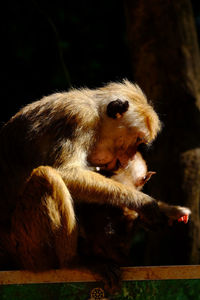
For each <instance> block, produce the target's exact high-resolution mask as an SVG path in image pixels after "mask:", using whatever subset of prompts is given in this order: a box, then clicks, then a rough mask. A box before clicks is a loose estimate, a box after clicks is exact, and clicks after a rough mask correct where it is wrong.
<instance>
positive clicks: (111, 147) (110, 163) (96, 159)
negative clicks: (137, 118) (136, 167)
mask: <svg viewBox="0 0 200 300" xmlns="http://www.w3.org/2000/svg"><path fill="white" fill-rule="evenodd" d="M144 141H145V139H144V135H143V134H142V132H137V130H136V129H135V128H132V129H130V128H129V129H127V128H125V127H124V128H123V127H122V128H116V130H115V132H113V133H112V131H110V130H108V131H106V134H104V135H103V136H102V137H101V139H100V140H99V141H98V142H97V143H96V145H95V147H94V149H93V151H92V153H91V155H90V157H89V161H90V162H91V164H92V165H94V166H98V167H100V168H101V169H103V170H111V171H116V170H117V169H119V168H120V167H121V168H125V167H126V166H127V165H128V162H129V161H130V160H133V159H134V157H135V154H136V152H137V147H138V145H139V144H140V143H142V142H144Z"/></svg>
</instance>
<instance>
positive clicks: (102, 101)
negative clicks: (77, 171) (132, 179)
mask: <svg viewBox="0 0 200 300" xmlns="http://www.w3.org/2000/svg"><path fill="white" fill-rule="evenodd" d="M96 99H97V105H98V106H99V111H100V118H101V126H100V128H99V131H98V134H97V136H96V143H95V144H94V147H93V148H92V150H91V153H90V155H89V157H88V160H89V162H90V163H91V164H92V165H93V166H98V167H100V168H101V169H105V170H112V171H113V170H116V169H118V168H119V167H122V168H125V167H126V166H127V165H128V162H129V161H130V160H132V159H134V156H135V154H136V152H137V147H138V145H139V144H141V143H146V144H148V143H151V142H152V141H153V139H154V138H155V137H156V135H157V133H158V132H159V130H160V128H161V126H160V121H159V118H158V116H157V114H156V112H155V111H154V109H153V107H152V106H151V105H150V104H149V103H148V101H147V99H146V97H145V95H144V94H143V92H142V90H141V89H140V88H139V87H138V86H137V85H134V84H132V83H130V82H129V81H127V80H124V81H123V83H111V84H108V85H107V86H105V87H103V88H100V89H99V90H98V93H97V95H96Z"/></svg>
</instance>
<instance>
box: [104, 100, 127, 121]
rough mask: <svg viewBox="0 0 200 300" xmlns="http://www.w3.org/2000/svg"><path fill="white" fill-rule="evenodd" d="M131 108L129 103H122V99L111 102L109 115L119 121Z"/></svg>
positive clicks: (108, 109)
mask: <svg viewBox="0 0 200 300" xmlns="http://www.w3.org/2000/svg"><path fill="white" fill-rule="evenodd" d="M128 108H129V103H128V101H122V100H120V99H117V100H114V101H111V102H110V103H109V104H108V106H107V115H108V116H109V117H110V118H113V119H116V118H117V119H119V118H121V117H122V115H123V113H125V112H126V111H127V110H128Z"/></svg>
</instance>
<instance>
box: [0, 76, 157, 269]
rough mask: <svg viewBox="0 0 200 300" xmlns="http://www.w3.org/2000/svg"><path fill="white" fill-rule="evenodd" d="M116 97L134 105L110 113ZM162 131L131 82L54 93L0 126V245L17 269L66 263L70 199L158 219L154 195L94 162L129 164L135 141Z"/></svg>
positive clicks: (70, 244)
mask: <svg viewBox="0 0 200 300" xmlns="http://www.w3.org/2000/svg"><path fill="white" fill-rule="evenodd" d="M116 99H121V100H122V101H128V102H129V108H128V111H126V112H125V113H124V114H123V115H122V116H121V117H120V118H117V119H112V118H110V117H109V116H108V115H107V114H106V109H107V106H108V104H109V103H110V102H111V101H115V100H116ZM159 130H160V121H159V118H158V116H157V114H156V113H155V111H154V110H153V108H152V106H151V105H150V104H149V103H148V102H147V99H146V97H145V95H144V94H143V93H142V91H141V89H140V88H139V87H138V86H136V85H134V84H132V83H130V82H129V81H127V80H125V81H124V82H122V83H110V84H108V85H106V86H104V87H102V88H99V89H94V90H90V89H87V88H86V89H80V90H76V89H73V90H71V91H69V92H64V93H56V94H53V95H50V96H48V97H44V98H42V99H41V100H39V101H36V102H33V103H31V104H29V105H27V106H26V107H24V108H22V109H21V110H20V111H19V112H18V113H17V114H16V115H15V116H13V117H12V118H11V119H10V120H9V121H8V122H7V123H6V124H5V125H4V126H3V127H2V129H1V131H0V145H1V147H0V188H1V195H0V197H1V199H0V231H1V232H2V234H1V236H0V248H2V249H4V250H5V251H6V252H7V253H9V254H10V256H11V257H12V259H14V260H15V261H16V262H17V263H18V267H23V268H33V269H40V268H41V269H45V268H52V267H58V266H67V265H68V264H69V263H70V261H73V259H74V256H75V248H76V232H77V225H76V221H75V215H74V210H73V201H72V199H73V200H74V201H76V202H78V201H82V202H91V203H102V204H103V203H108V204H111V205H120V206H121V205H126V206H127V207H131V208H133V209H135V210H136V211H137V212H140V213H141V214H143V215H144V216H145V215H146V216H147V217H149V218H150V219H152V220H154V219H156V218H158V217H159V209H158V205H157V202H156V201H155V200H154V199H152V198H151V197H150V196H148V195H146V194H144V193H142V192H140V191H138V190H137V189H136V188H135V187H134V186H132V187H131V186H130V187H129V186H125V185H123V184H121V183H119V182H115V181H114V180H112V179H109V178H105V177H104V176H102V175H100V174H96V173H95V172H93V171H91V170H90V166H100V167H102V168H105V169H108V170H112V169H115V168H116V167H117V165H118V164H119V163H120V164H121V166H123V168H125V167H126V165H127V164H128V161H129V160H130V159H132V158H134V155H135V153H136V149H137V145H138V144H139V143H141V142H145V143H147V142H151V141H152V140H153V139H154V138H155V137H156V135H157V133H158V131H159ZM5 241H6V242H5Z"/></svg>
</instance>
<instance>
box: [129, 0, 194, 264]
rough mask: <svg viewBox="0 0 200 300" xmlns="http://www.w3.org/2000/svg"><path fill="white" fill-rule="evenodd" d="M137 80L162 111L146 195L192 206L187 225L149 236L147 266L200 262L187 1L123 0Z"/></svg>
mask: <svg viewBox="0 0 200 300" xmlns="http://www.w3.org/2000/svg"><path fill="white" fill-rule="evenodd" d="M124 4H125V13H126V20H127V34H128V42H129V46H130V55H131V61H132V67H133V76H134V80H135V81H136V82H137V83H138V84H139V85H140V86H141V87H142V89H143V90H144V92H145V93H146V94H147V97H148V98H149V99H151V100H152V101H153V103H154V106H155V107H156V109H157V111H158V112H159V113H160V118H161V120H162V121H163V124H164V126H163V130H162V133H161V134H160V136H159V138H158V139H157V141H156V142H155V146H153V147H154V148H153V151H151V152H152V154H150V157H149V158H150V159H149V163H150V166H151V168H154V169H153V170H155V171H157V176H156V177H155V178H154V179H153V180H152V182H150V183H149V190H148V192H149V193H150V194H151V195H153V196H154V197H155V198H157V199H160V200H163V201H166V202H168V203H177V204H180V205H185V206H188V207H190V208H191V210H192V218H191V221H190V222H189V224H188V225H184V224H177V225H176V226H175V227H174V226H173V228H169V229H167V230H166V231H165V232H164V233H163V234H159V233H155V234H150V235H149V237H148V238H149V240H148V243H147V247H146V249H147V252H146V264H187V263H191V264H199V263H200V219H199V212H200V55H199V48H198V42H197V35H196V29H195V24H194V18H193V12H192V7H191V3H190V1H189V0H180V1H170V0H148V1H145V0H134V1H133V0H124Z"/></svg>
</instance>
